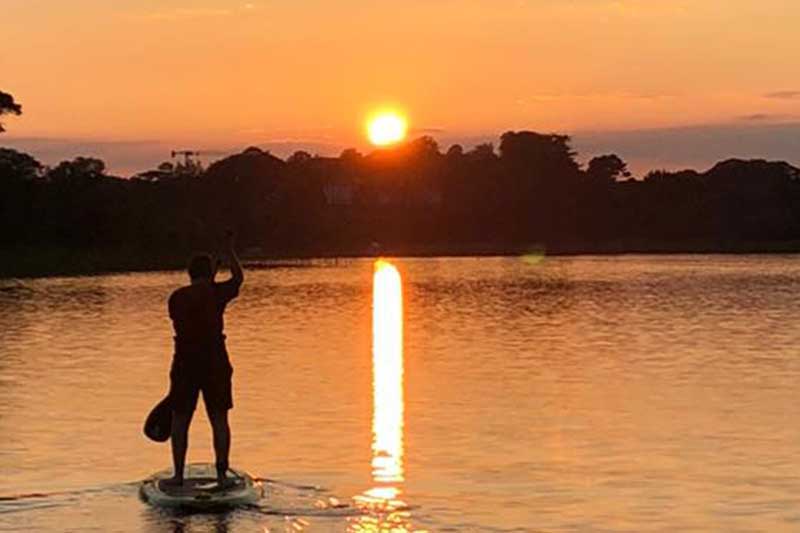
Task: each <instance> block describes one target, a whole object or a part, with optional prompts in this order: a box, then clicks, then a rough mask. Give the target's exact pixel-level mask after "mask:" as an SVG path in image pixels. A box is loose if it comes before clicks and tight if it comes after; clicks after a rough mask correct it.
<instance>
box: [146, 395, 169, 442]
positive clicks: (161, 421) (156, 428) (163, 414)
mask: <svg viewBox="0 0 800 533" xmlns="http://www.w3.org/2000/svg"><path fill="white" fill-rule="evenodd" d="M170 433H172V402H171V401H170V398H169V395H167V396H166V397H164V399H163V400H161V401H160V402H158V405H156V406H155V407H153V410H152V411H150V414H149V415H147V420H145V422H144V434H145V435H147V438H148V439H151V440H154V441H156V442H167V441H168V440H169V437H170Z"/></svg>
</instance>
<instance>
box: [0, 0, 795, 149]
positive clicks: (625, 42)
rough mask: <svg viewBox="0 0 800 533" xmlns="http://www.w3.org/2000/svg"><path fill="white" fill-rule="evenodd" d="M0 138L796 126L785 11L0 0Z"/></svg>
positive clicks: (776, 6) (609, 2)
mask: <svg viewBox="0 0 800 533" xmlns="http://www.w3.org/2000/svg"><path fill="white" fill-rule="evenodd" d="M2 3H3V11H4V24H3V46H2V47H0V89H2V90H6V91H9V92H11V93H12V94H14V95H15V96H16V97H17V99H18V100H19V101H20V102H21V103H22V104H23V106H24V111H25V114H24V116H23V117H20V118H9V119H8V120H7V125H8V129H9V133H8V134H6V135H4V137H3V140H8V141H12V140H14V139H19V138H32V137H39V138H40V137H49V138H65V139H82V140H86V139H92V140H104V141H107V140H114V141H141V140H158V141H163V142H166V143H183V144H187V145H198V146H199V145H203V146H206V145H208V146H214V145H223V144H224V145H226V146H230V145H238V144H242V145H247V144H259V143H270V142H281V141H291V142H299V143H321V144H334V145H353V146H359V147H363V145H364V139H363V119H364V117H365V116H366V115H367V114H368V113H369V112H370V111H371V110H372V109H374V108H375V107H377V106H380V105H386V104H394V105H397V106H399V107H400V108H402V109H404V110H405V111H406V112H407V113H408V115H409V121H410V127H411V128H412V133H413V131H414V130H416V131H417V132H430V133H431V134H432V135H434V137H437V138H448V137H449V138H459V137H470V136H480V135H486V134H492V135H494V134H498V133H501V132H502V131H505V130H508V129H522V128H527V129H534V130H539V131H551V130H554V131H563V132H568V133H575V132H580V131H587V130H603V131H605V130H638V129H646V128H663V127H674V126H687V125H709V124H713V125H719V124H732V125H736V126H737V127H740V126H741V125H746V124H751V123H757V124H764V123H770V124H772V123H787V122H792V123H793V122H800V69H798V68H797V59H798V58H800V32H798V30H797V21H798V20H800V2H795V1H790V0H458V1H457V0H403V1H396V2H388V1H386V2H383V1H381V2H373V1H351V0H336V1H322V0H250V1H238V0H236V1H223V0H194V1H188V0H184V1H178V0H160V1H158V0H114V1H113V2H109V1H107V0H70V1H69V2H67V1H64V0H2Z"/></svg>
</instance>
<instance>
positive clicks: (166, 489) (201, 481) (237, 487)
mask: <svg viewBox="0 0 800 533" xmlns="http://www.w3.org/2000/svg"><path fill="white" fill-rule="evenodd" d="M171 477H172V470H171V469H168V470H162V471H161V472H158V473H156V474H153V475H152V476H150V477H149V478H147V479H145V480H144V481H143V482H142V486H141V488H140V490H139V493H140V495H141V497H142V499H143V500H144V501H146V502H147V503H149V504H151V505H157V506H160V507H174V508H187V509H200V510H202V509H213V508H219V507H235V506H239V505H250V504H253V503H256V502H257V501H258V500H259V499H260V498H261V497H262V496H263V495H264V487H263V486H262V485H261V484H260V483H258V482H256V481H254V480H253V478H252V477H251V476H250V475H248V474H247V473H246V472H241V471H239V470H234V469H233V468H231V469H229V470H228V478H229V479H230V480H231V483H230V486H229V487H225V488H221V487H220V486H219V485H218V484H217V471H216V468H215V467H214V465H211V464H190V465H187V466H186V468H185V469H184V479H183V485H182V486H180V487H170V486H165V485H164V484H162V483H161V481H162V480H165V479H169V478H171Z"/></svg>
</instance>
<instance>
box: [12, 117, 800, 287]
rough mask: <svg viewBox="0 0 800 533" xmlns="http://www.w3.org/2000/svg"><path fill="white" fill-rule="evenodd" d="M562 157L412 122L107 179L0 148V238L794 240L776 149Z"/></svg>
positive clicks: (186, 241) (119, 246)
mask: <svg viewBox="0 0 800 533" xmlns="http://www.w3.org/2000/svg"><path fill="white" fill-rule="evenodd" d="M576 155H577V154H576V153H575V151H574V150H573V149H572V147H571V145H570V138H569V137H568V136H565V135H556V134H540V133H535V132H531V131H516V132H515V131H509V132H506V133H504V134H503V135H502V136H501V137H500V142H499V144H498V146H497V149H495V147H494V146H493V145H492V144H481V145H478V146H476V147H474V148H472V149H470V150H464V149H463V148H462V147H461V146H459V145H454V146H451V147H450V148H449V149H447V150H446V151H442V150H441V149H440V148H439V146H438V144H437V143H436V141H435V140H434V139H433V138H431V137H427V136H426V137H421V138H418V139H415V140H412V141H409V142H406V143H403V144H401V145H397V146H394V147H392V148H387V149H378V150H375V151H373V152H371V153H368V154H361V153H359V152H357V151H356V150H354V149H348V150H345V151H344V152H342V153H341V155H339V156H338V157H321V156H315V155H311V154H309V153H307V152H303V151H299V152H296V153H294V154H293V155H291V156H290V157H288V158H287V159H286V160H283V159H280V158H278V157H275V156H274V155H272V154H270V153H269V152H268V151H264V150H261V149H259V148H257V147H251V148H247V149H246V150H244V151H243V152H241V153H239V154H235V155H231V156H230V157H226V158H224V159H221V160H219V161H216V162H214V163H213V164H211V165H210V166H208V168H205V169H204V168H202V167H201V166H200V165H199V164H197V163H195V162H192V161H191V160H189V161H187V162H184V163H178V164H173V163H164V164H162V165H160V166H159V167H158V168H156V169H153V170H150V171H147V172H143V173H141V174H138V175H135V176H132V177H130V178H120V177H115V176H111V175H109V174H108V172H107V171H106V168H105V164H104V163H103V161H101V160H99V159H95V158H91V157H78V158H76V159H73V160H71V161H63V162H61V163H59V164H58V165H56V166H54V167H46V166H44V165H42V164H41V163H40V162H39V161H37V160H36V159H35V158H34V157H32V156H30V155H28V154H25V153H22V152H19V151H15V150H12V149H9V148H0V198H2V200H0V208H1V210H0V248H2V249H5V250H19V249H24V250H28V251H30V250H43V249H47V248H49V247H50V248H52V247H59V248H63V249H68V250H72V251H87V250H94V251H97V250H123V249H124V250H127V253H128V254H129V255H133V256H138V257H145V256H147V257H158V258H159V259H158V261H167V260H166V259H164V258H170V261H171V260H172V259H173V258H175V260H178V259H177V258H180V259H179V260H180V261H182V260H183V258H184V257H185V255H186V254H187V253H189V252H190V251H192V250H197V249H204V248H208V247H209V246H210V243H211V239H212V236H213V235H215V234H217V233H218V232H219V231H221V229H222V228H227V227H232V228H234V229H235V230H236V232H237V234H238V240H239V242H240V244H241V245H243V247H244V248H246V249H249V250H250V252H251V253H252V254H254V255H264V256H284V257H288V256H316V255H340V254H347V255H359V254H370V253H375V252H376V251H380V252H383V253H389V254H403V253H436V254H448V253H524V252H525V250H526V249H528V248H536V249H541V248H544V249H545V250H546V251H547V252H549V253H553V252H554V253H568V252H635V251H642V252H659V251H764V250H795V249H797V248H796V245H797V244H798V243H800V170H798V169H797V168H795V167H793V166H791V165H790V164H788V163H785V162H769V161H764V160H749V161H744V160H737V159H732V160H728V161H724V162H721V163H718V164H717V165H715V166H714V167H713V168H711V169H710V170H708V171H707V172H696V171H693V170H685V171H680V172H667V171H663V170H659V171H653V172H650V173H648V174H647V175H646V176H644V178H643V179H641V180H636V179H633V178H632V177H631V175H630V173H629V172H628V170H627V167H626V164H625V162H624V161H623V160H622V159H621V158H619V157H618V156H616V155H613V154H609V155H603V156H599V157H595V158H594V159H592V160H591V161H590V162H589V163H588V165H587V166H586V168H582V167H581V165H580V164H579V163H578V162H577V160H576ZM31 253H33V252H31ZM150 266H160V265H154V264H153V263H152V262H151V263H150ZM163 266H167V265H163ZM112 267H113V265H112ZM53 268H55V267H53ZM6 270H8V269H7V268H6ZM23 273H24V272H23Z"/></svg>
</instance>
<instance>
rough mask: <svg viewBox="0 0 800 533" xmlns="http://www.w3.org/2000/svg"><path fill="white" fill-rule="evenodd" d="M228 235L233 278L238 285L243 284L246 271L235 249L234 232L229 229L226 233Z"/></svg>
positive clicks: (227, 247)
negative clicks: (243, 269)
mask: <svg viewBox="0 0 800 533" xmlns="http://www.w3.org/2000/svg"><path fill="white" fill-rule="evenodd" d="M225 237H226V252H227V254H228V263H229V265H228V266H229V267H230V269H231V275H232V277H231V279H232V280H234V281H235V282H236V284H237V285H241V284H242V281H244V271H242V264H241V263H240V262H239V258H238V257H237V256H236V250H235V249H234V245H233V232H232V231H228V232H227V233H226V234H225Z"/></svg>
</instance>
